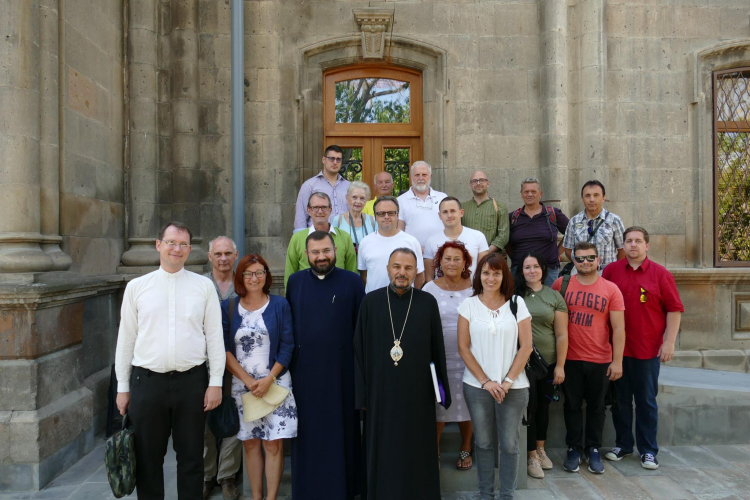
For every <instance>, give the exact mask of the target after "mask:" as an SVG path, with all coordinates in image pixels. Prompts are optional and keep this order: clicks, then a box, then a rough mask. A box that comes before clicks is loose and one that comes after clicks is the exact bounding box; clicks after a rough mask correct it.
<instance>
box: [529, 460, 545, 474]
mask: <svg viewBox="0 0 750 500" xmlns="http://www.w3.org/2000/svg"><path fill="white" fill-rule="evenodd" d="M526 471H527V472H528V473H529V476H531V477H534V478H536V479H544V471H543V470H542V464H541V463H539V459H538V458H536V457H529V462H528V465H527V466H526Z"/></svg>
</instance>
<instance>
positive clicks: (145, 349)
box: [115, 222, 226, 500]
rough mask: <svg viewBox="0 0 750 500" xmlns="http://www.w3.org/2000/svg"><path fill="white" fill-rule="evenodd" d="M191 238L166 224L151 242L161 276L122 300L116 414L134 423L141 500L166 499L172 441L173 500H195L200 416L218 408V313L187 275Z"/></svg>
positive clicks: (207, 285)
mask: <svg viewBox="0 0 750 500" xmlns="http://www.w3.org/2000/svg"><path fill="white" fill-rule="evenodd" d="M191 238H192V233H191V232H190V229H189V228H188V227H187V226H185V225H184V224H182V223H180V222H169V223H168V224H166V225H165V226H164V227H163V228H162V229H161V231H159V238H158V239H157V240H156V250H157V251H158V252H159V262H160V266H159V269H158V270H156V271H153V272H151V273H148V274H145V275H143V276H141V277H139V278H136V279H134V280H133V281H131V282H130V283H128V286H127V287H125V294H124V295H123V299H122V308H121V310H120V330H119V333H118V334H117V350H116V351H115V372H116V373H117V409H118V410H120V413H121V414H122V415H125V413H126V412H127V414H128V416H129V417H130V421H131V422H133V435H134V436H135V457H136V461H137V463H138V467H136V484H137V487H136V493H137V495H138V498H139V499H141V500H152V499H163V498H164V473H163V465H164V454H165V453H166V451H167V444H168V442H169V437H170V435H171V436H172V440H173V443H174V444H173V446H174V449H175V451H176V452H177V496H178V498H179V499H180V500H199V499H201V497H202V493H201V492H202V490H203V488H202V483H203V431H204V428H205V424H206V412H208V411H210V410H213V409H214V408H216V407H217V406H218V405H219V403H221V384H222V378H223V375H224V365H225V363H226V352H225V350H224V332H223V328H222V325H221V308H220V306H219V301H218V300H217V299H216V291H215V290H214V287H213V285H212V284H211V281H210V280H209V279H208V278H206V277H205V276H201V275H200V274H195V273H191V272H190V271H186V270H185V261H186V260H187V258H188V255H190V249H191V246H190V240H191ZM206 361H209V369H210V373H209V369H207V368H206Z"/></svg>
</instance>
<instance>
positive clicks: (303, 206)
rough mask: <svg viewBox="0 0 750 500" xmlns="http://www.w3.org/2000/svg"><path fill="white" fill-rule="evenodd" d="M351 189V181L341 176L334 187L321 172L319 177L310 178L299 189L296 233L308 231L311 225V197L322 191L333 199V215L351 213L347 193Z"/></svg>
mask: <svg viewBox="0 0 750 500" xmlns="http://www.w3.org/2000/svg"><path fill="white" fill-rule="evenodd" d="M347 189H349V181H347V180H346V179H344V178H343V177H342V176H341V174H339V176H338V179H336V184H334V185H333V186H332V185H331V183H330V182H328V179H326V178H325V176H324V175H323V171H322V170H321V171H320V173H319V174H318V175H315V176H313V177H310V178H309V179H307V180H306V181H305V182H303V183H302V186H300V188H299V194H298V195H297V209H296V211H295V214H294V232H295V233H296V232H297V231H300V230H302V229H307V228H308V227H310V225H311V219H310V216H309V215H308V214H307V200H308V199H309V198H310V195H311V194H313V193H315V192H318V191H321V192H323V193H325V194H327V195H328V196H329V197H330V198H331V208H332V210H331V214H330V215H332V216H333V215H338V214H342V213H344V212H348V211H349V204H348V203H347V202H346V191H347Z"/></svg>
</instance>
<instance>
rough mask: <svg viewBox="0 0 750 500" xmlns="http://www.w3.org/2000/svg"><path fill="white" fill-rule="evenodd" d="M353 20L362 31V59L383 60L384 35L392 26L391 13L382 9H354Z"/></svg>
mask: <svg viewBox="0 0 750 500" xmlns="http://www.w3.org/2000/svg"><path fill="white" fill-rule="evenodd" d="M353 12H354V19H356V21H357V26H359V29H360V30H361V31H362V58H363V59H383V57H384V55H385V35H386V33H387V32H388V30H389V29H391V25H392V24H393V11H392V10H384V9H354V10H353Z"/></svg>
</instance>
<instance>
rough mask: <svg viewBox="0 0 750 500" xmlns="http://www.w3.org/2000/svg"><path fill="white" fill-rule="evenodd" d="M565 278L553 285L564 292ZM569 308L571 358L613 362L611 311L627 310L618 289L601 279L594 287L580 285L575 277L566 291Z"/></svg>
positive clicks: (569, 354)
mask: <svg viewBox="0 0 750 500" xmlns="http://www.w3.org/2000/svg"><path fill="white" fill-rule="evenodd" d="M562 280H563V279H562V278H557V280H556V281H555V282H554V283H553V284H552V289H553V290H557V291H558V292H559V291H560V288H561V287H562ZM565 303H566V304H567V305H568V318H569V319H568V356H567V359H569V360H574V361H589V362H591V363H611V362H612V344H611V343H610V341H609V312H610V311H624V310H625V303H624V302H623V300H622V293H620V290H619V289H618V288H617V286H616V285H615V284H614V283H612V282H610V281H607V280H605V279H604V278H602V277H600V276H599V277H597V280H596V282H594V283H593V284H591V285H582V284H581V283H579V282H578V275H575V276H572V277H571V278H570V282H569V283H568V289H567V290H566V291H565Z"/></svg>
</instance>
